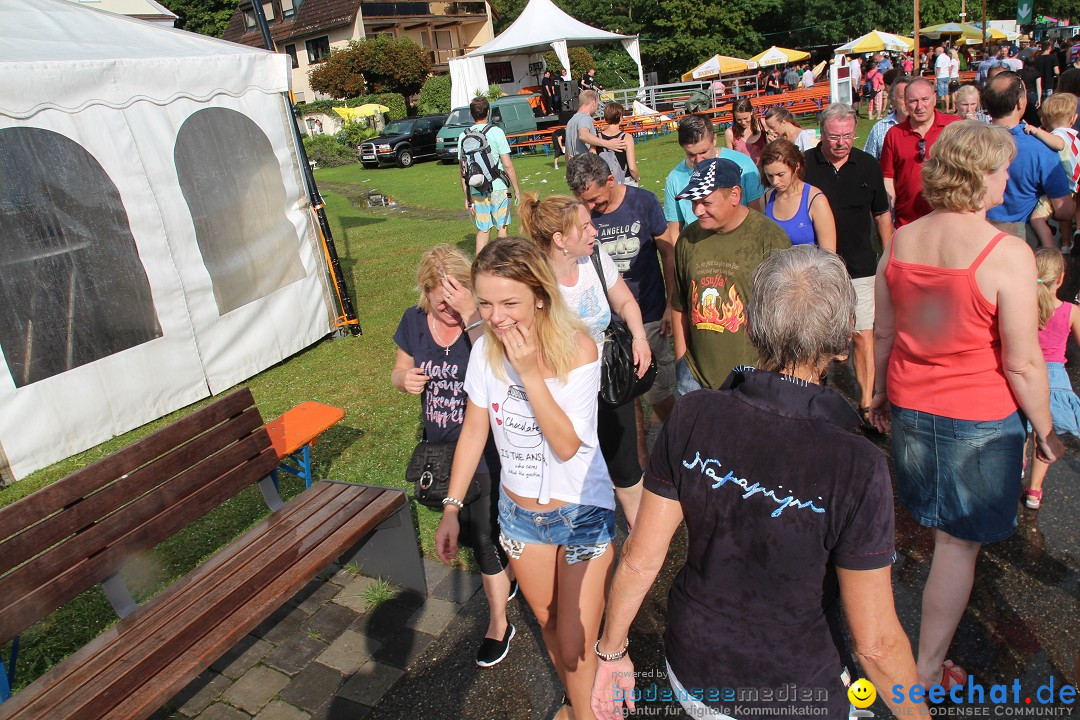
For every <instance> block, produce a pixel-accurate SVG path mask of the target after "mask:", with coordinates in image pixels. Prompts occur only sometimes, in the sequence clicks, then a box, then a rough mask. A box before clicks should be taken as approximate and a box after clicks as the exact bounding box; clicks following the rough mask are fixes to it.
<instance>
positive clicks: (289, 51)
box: [285, 45, 300, 70]
mask: <svg viewBox="0 0 1080 720" xmlns="http://www.w3.org/2000/svg"><path fill="white" fill-rule="evenodd" d="M285 54H286V55H288V56H289V59H290V60H292V67H293V70H295V69H296V68H298V67H300V61H299V60H297V59H296V46H295V45H286V46H285Z"/></svg>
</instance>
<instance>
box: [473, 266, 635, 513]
mask: <svg viewBox="0 0 1080 720" xmlns="http://www.w3.org/2000/svg"><path fill="white" fill-rule="evenodd" d="M609 262H610V261H609ZM487 342H488V338H487V336H484V337H482V338H480V339H479V340H478V341H477V342H476V344H475V345H473V349H472V354H471V355H470V356H469V369H468V371H467V372H466V374H465V392H466V393H468V395H469V402H470V403H473V404H474V405H478V406H480V407H482V408H484V409H486V411H487V415H488V421H489V423H490V425H491V432H492V434H493V435H494V437H495V447H496V448H498V450H499V460H500V462H501V463H502V471H501V474H500V476H499V478H500V482H501V483H502V485H503V487H505V488H506V489H507V490H509V491H510V492H512V493H514V494H516V495H520V496H521V497H527V498H536V499H537V501H538V502H540V503H541V504H547V503H548V502H550V501H551V499H552V498H555V499H556V500H563V501H565V502H570V503H577V504H579V505H593V506H596V507H602V508H606V509H608V510H614V509H615V493H614V491H613V490H612V486H611V476H610V475H608V471H607V464H606V463H605V462H604V456H603V455H602V454H601V453H600V442H599V439H598V438H597V434H596V410H597V403H598V402H599V400H598V397H597V394H596V393H597V389H598V388H599V387H600V360H599V358H598V359H596V360H594V361H593V362H591V363H588V364H586V365H582V366H580V367H577V368H574V369H573V370H571V371H570V374H569V375H568V376H567V378H566V382H560V381H559V379H558V378H549V379H547V380H545V381H544V382H546V383H547V387H548V390H549V391H550V392H551V396H552V398H554V400H555V402H556V403H557V404H558V405H559V407H560V408H562V410H563V412H565V413H566V416H567V417H568V418H569V419H570V422H571V424H572V425H573V426H574V432H575V433H577V436H578V438H579V439H580V440H581V446H580V447H579V448H578V451H577V452H576V453H575V454H574V456H573V457H571V458H570V459H569V460H566V461H563V460H560V459H559V458H558V456H557V455H555V453H554V452H552V450H551V447H550V446H549V445H548V442H547V439H546V438H545V437H544V436H543V434H542V433H541V432H540V424H539V423H538V422H537V420H536V416H535V414H534V413H533V409H532V406H531V405H530V404H529V398H528V395H527V394H526V392H525V386H524V383H522V381H521V377H520V376H519V375H518V374H517V373H516V372H515V371H514V368H513V367H511V365H510V363H509V362H507V361H504V363H505V368H506V378H507V379H506V380H502V379H500V378H498V377H497V376H496V375H495V372H494V371H493V370H492V368H491V366H490V365H489V364H488V358H487V350H486V347H487Z"/></svg>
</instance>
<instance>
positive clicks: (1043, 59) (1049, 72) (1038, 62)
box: [1035, 40, 1058, 102]
mask: <svg viewBox="0 0 1080 720" xmlns="http://www.w3.org/2000/svg"><path fill="white" fill-rule="evenodd" d="M1057 68H1058V57H1057V54H1055V53H1054V50H1053V44H1052V43H1051V42H1050V41H1049V40H1047V41H1046V42H1044V43H1043V44H1042V52H1040V53H1039V55H1038V56H1036V58H1035V70H1036V71H1038V73H1039V101H1040V102H1042V101H1043V100H1045V99H1046V96H1047V95H1049V94H1050V93H1052V92H1054V83H1055V82H1057Z"/></svg>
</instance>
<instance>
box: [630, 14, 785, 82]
mask: <svg viewBox="0 0 1080 720" xmlns="http://www.w3.org/2000/svg"><path fill="white" fill-rule="evenodd" d="M781 2H782V0H730V1H729V2H725V3H708V4H704V3H700V2H698V1H697V0H658V6H659V7H658V11H657V14H656V17H655V19H653V21H652V27H651V28H649V29H648V30H643V34H645V38H644V40H643V42H642V54H643V55H645V56H646V57H648V58H649V61H650V65H651V66H653V67H654V69H655V70H656V71H657V72H658V73H659V74H660V76H661V77H662V78H674V79H678V75H679V74H681V73H684V72H686V71H687V70H689V69H690V68H692V67H694V66H696V65H698V64H700V63H701V62H702V61H704V60H705V59H706V58H708V57H710V56H712V55H715V54H717V53H720V54H722V55H734V56H736V57H739V56H741V57H749V56H750V55H752V54H754V53H757V52H759V51H761V50H763V49H764V48H766V47H768V45H769V44H770V43H768V42H765V41H764V36H763V32H764V31H765V28H764V26H763V25H761V24H760V21H761V20H763V19H764V18H766V17H767V16H768V15H769V14H770V13H774V12H777V11H779V10H780V9H781V7H782V4H781Z"/></svg>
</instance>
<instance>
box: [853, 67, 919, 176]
mask: <svg viewBox="0 0 1080 720" xmlns="http://www.w3.org/2000/svg"><path fill="white" fill-rule="evenodd" d="M909 82H911V78H909V77H908V76H907V75H900V76H898V77H897V78H896V79H895V80H893V83H892V85H890V86H889V102H891V103H892V108H893V111H892V112H891V113H889V114H888V115H886V116H885V117H883V118H881V119H880V120H878V121H877V122H876V123H874V126H873V127H872V128H870V134H869V135H867V136H866V142H865V143H863V152H865V153H867V154H869V155H871V156H873V157H874V158H875V159H877V158H880V157H881V146H882V144H884V142H885V133H887V132H889V128H891V127H892V126H893V125H899V124H900V123H902V122H904V121H905V120H907V108H906V107H905V106H904V90H905V89H907V85H908V83H909Z"/></svg>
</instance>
